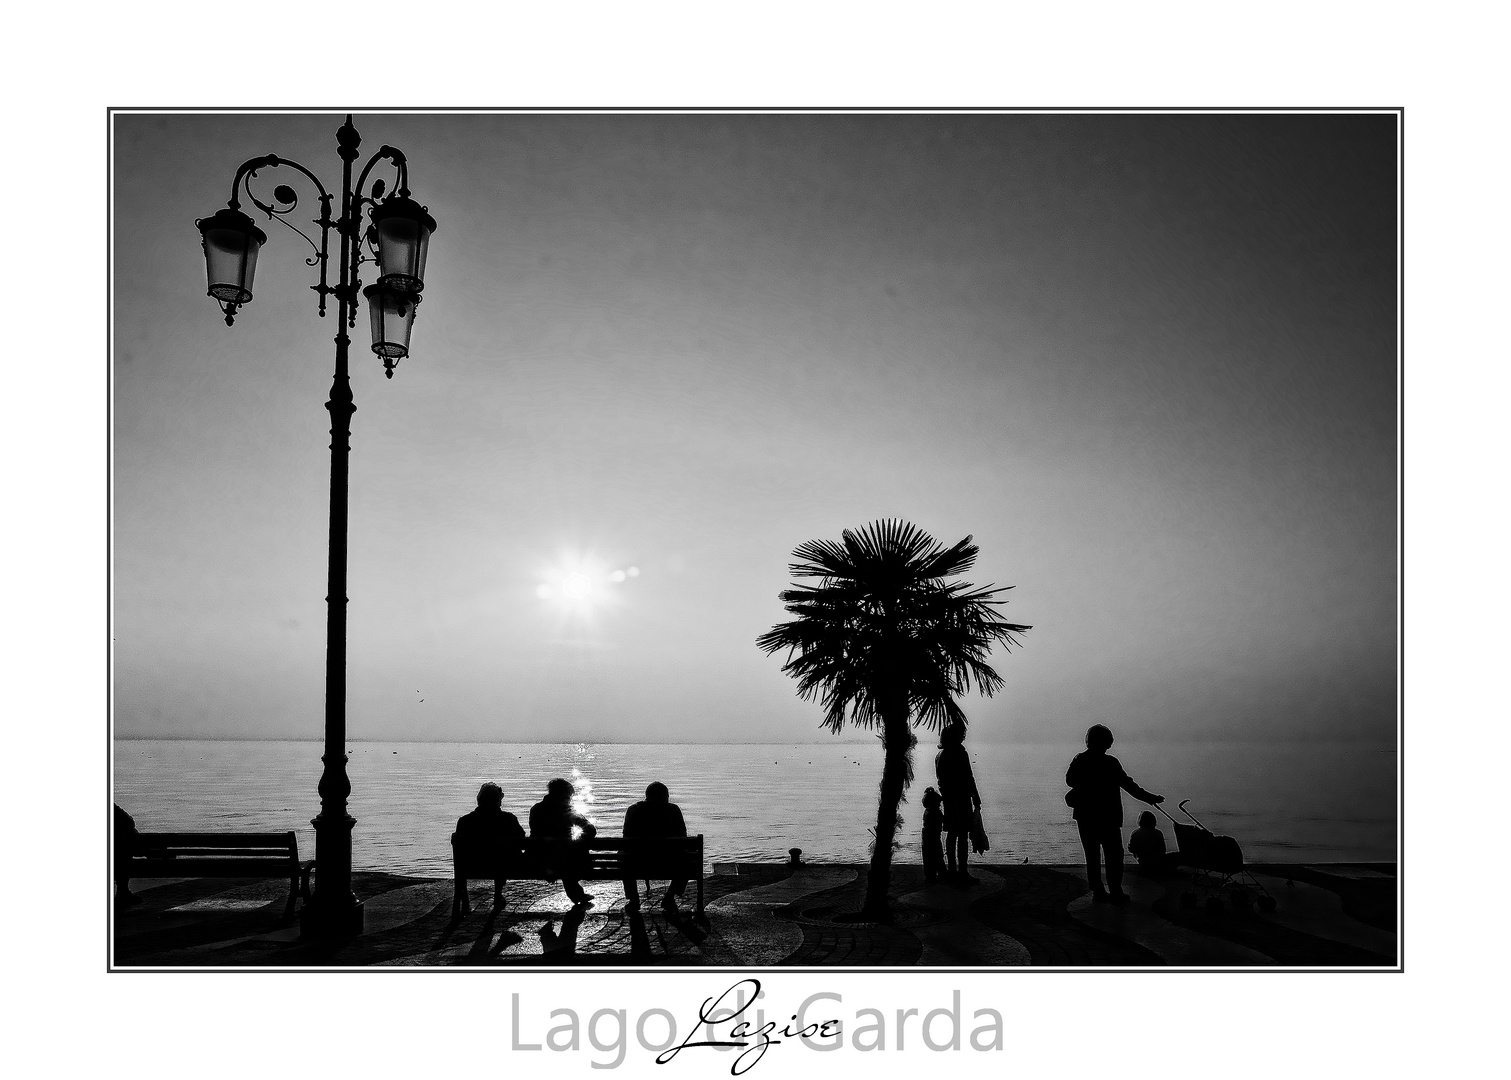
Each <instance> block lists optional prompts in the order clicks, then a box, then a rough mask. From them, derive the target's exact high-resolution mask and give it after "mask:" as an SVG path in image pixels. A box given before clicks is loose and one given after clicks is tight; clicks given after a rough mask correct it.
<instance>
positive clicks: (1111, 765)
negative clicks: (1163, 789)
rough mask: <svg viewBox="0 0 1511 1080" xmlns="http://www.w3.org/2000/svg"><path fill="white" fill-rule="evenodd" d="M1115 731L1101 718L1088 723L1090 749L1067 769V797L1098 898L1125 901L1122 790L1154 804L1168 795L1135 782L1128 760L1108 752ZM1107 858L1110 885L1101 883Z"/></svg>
mask: <svg viewBox="0 0 1511 1080" xmlns="http://www.w3.org/2000/svg"><path fill="white" fill-rule="evenodd" d="M1111 746H1112V732H1111V731H1110V730H1108V728H1106V727H1105V726H1103V725H1102V724H1093V725H1092V726H1091V727H1089V728H1087V729H1086V749H1085V751H1084V752H1082V753H1079V754H1077V755H1076V756H1075V758H1074V759H1072V761H1071V763H1070V768H1069V769H1067V770H1066V771H1065V783H1066V784H1067V785H1068V786H1069V787H1070V791H1069V793H1068V794H1067V795H1066V796H1065V801H1066V802H1067V803H1069V804H1070V806H1071V807H1073V808H1074V810H1075V813H1074V815H1073V816H1074V817H1075V821H1076V827H1077V828H1078V829H1079V830H1080V833H1081V849H1082V850H1083V851H1084V852H1085V853H1086V880H1087V883H1088V884H1089V885H1090V886H1091V898H1092V900H1094V901H1095V902H1096V903H1099V904H1106V903H1114V904H1126V903H1127V902H1128V894H1127V893H1125V892H1123V888H1122V885H1123V792H1124V791H1126V792H1128V794H1130V795H1132V796H1133V797H1134V798H1135V799H1139V800H1140V801H1142V802H1146V803H1149V804H1151V805H1153V804H1156V803H1162V802H1164V801H1165V797H1164V796H1163V795H1155V794H1152V793H1151V792H1148V791H1145V790H1144V789H1143V788H1141V787H1139V786H1138V785H1137V784H1135V783H1134V782H1133V780H1132V778H1131V777H1129V775H1128V774H1127V773H1126V772H1124V771H1123V765H1122V763H1121V762H1120V761H1118V759H1117V758H1115V757H1113V756H1112V755H1111V754H1109V753H1108V752H1107V750H1108V748H1109V747H1111ZM1102 854H1105V855H1106V859H1107V888H1106V889H1103V888H1102V872H1101V866H1100V862H1101V858H1100V856H1101V855H1102Z"/></svg>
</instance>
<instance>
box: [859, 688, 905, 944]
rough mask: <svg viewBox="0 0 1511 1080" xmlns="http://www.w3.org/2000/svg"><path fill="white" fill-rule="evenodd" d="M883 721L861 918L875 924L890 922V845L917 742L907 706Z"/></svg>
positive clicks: (894, 711) (894, 835) (895, 834)
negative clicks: (873, 827)
mask: <svg viewBox="0 0 1511 1080" xmlns="http://www.w3.org/2000/svg"><path fill="white" fill-rule="evenodd" d="M890 711H892V712H893V715H889V716H885V717H884V718H883V721H882V747H883V751H884V754H885V757H884V759H883V762H882V767H881V798H880V799H879V800H878V803H877V807H876V842H875V844H874V845H873V846H872V849H871V869H870V871H869V872H868V873H867V875H866V902H865V905H864V906H863V907H862V908H861V914H863V915H867V916H869V917H871V918H873V919H876V920H877V921H881V922H887V921H890V919H891V908H890V907H889V906H888V904H887V888H888V886H890V885H891V883H892V845H893V843H894V842H895V840H896V837H897V826H898V824H899V820H898V813H897V809H898V807H899V806H900V805H901V804H902V796H903V793H904V792H905V791H906V790H907V787H908V782H909V781H911V780H912V779H913V746H914V744H915V743H917V741H918V740H917V739H916V738H915V737H914V736H913V732H912V731H911V730H909V728H908V712H907V706H906V705H904V706H903V707H902V708H901V709H900V710H890Z"/></svg>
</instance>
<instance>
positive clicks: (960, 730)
mask: <svg viewBox="0 0 1511 1080" xmlns="http://www.w3.org/2000/svg"><path fill="white" fill-rule="evenodd" d="M964 742H965V725H964V724H950V725H948V726H947V727H945V729H944V730H943V731H941V732H940V733H939V745H940V746H960V745H962V744H963V743H964Z"/></svg>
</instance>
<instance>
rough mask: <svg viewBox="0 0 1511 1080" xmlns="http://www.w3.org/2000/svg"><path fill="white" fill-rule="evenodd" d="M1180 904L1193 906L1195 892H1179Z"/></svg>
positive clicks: (1194, 903) (1194, 904)
mask: <svg viewBox="0 0 1511 1080" xmlns="http://www.w3.org/2000/svg"><path fill="white" fill-rule="evenodd" d="M1180 906H1181V907H1195V906H1196V894H1195V893H1194V892H1183V893H1181V894H1180Z"/></svg>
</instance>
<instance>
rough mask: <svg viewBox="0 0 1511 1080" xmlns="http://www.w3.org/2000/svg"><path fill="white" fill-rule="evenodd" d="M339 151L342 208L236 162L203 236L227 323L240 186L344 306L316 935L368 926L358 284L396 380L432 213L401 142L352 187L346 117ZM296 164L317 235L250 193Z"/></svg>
mask: <svg viewBox="0 0 1511 1080" xmlns="http://www.w3.org/2000/svg"><path fill="white" fill-rule="evenodd" d="M336 144H337V152H338V153H339V155H340V157H341V216H340V217H339V218H337V219H336V220H334V221H332V220H331V201H332V200H331V196H330V195H329V194H328V193H327V192H326V190H325V188H324V186H323V185H322V184H321V183H320V180H319V178H318V177H317V176H315V174H314V173H312V172H310V170H308V169H306V168H305V167H304V166H303V165H300V164H299V163H297V162H294V161H290V160H288V159H286V158H280V157H278V156H277V155H268V156H266V157H261V158H253V159H251V160H249V161H247V162H245V163H244V164H243V165H242V166H241V168H240V169H238V170H237V173H236V178H235V179H234V180H233V181H232V184H231V199H230V203H229V205H228V207H227V209H225V210H222V211H220V212H219V213H217V214H215V215H214V216H213V217H211V218H206V219H202V220H201V221H200V222H198V225H199V229H200V234H201V237H202V239H203V241H204V248H205V257H206V266H207V272H208V275H209V282H210V288H209V295H210V296H212V297H214V298H215V299H216V300H217V301H219V302H220V304H221V308H222V311H223V312H224V313H225V316H226V324H227V325H228V326H229V325H231V324H232V322H233V321H234V318H235V315H236V312H237V309H238V308H240V307H241V306H242V305H244V304H246V303H248V302H249V301H250V300H251V299H252V277H253V272H254V270H255V268H256V264H257V253H258V251H259V250H260V248H261V246H262V244H263V243H264V242H265V241H266V239H267V238H266V236H264V235H263V233H262V231H261V230H260V229H258V228H257V226H256V225H255V224H253V223H252V221H251V219H250V218H248V217H246V215H244V214H242V213H241V212H240V192H241V191H243V190H244V191H245V192H246V194H247V197H248V198H249V199H250V200H251V201H252V203H253V205H255V206H256V207H257V208H258V209H259V210H262V211H263V212H264V213H265V214H267V216H268V218H269V219H270V220H278V221H281V222H282V223H283V224H285V225H287V226H288V227H289V228H290V229H293V230H294V231H295V232H297V233H299V235H301V236H303V237H304V238H305V240H307V241H308V242H309V244H310V246H311V247H312V248H314V249H315V255H314V257H312V258H310V259H308V260H306V262H307V264H308V265H311V266H314V265H318V266H319V267H320V284H318V285H313V286H311V288H312V289H313V290H314V291H315V292H316V293H317V294H318V295H319V297H320V304H319V308H320V316H321V317H322V318H323V317H324V316H325V304H326V297H327V296H331V295H334V296H335V297H336V302H337V307H336V311H337V317H338V318H337V326H336V339H335V340H336V371H335V376H334V378H333V379H332V381H331V390H330V398H329V400H328V401H327V402H326V403H325V407H326V409H327V410H328V411H329V412H330V419H331V443H330V450H331V483H330V537H329V557H328V558H329V561H328V567H327V569H328V575H327V581H326V596H325V601H326V622H325V749H324V753H323V754H322V756H321V759H320V760H321V761H322V763H323V764H324V769H323V770H322V772H321V774H320V784H319V788H318V791H319V794H320V812H319V814H317V815H316V816H315V818H314V819H313V821H312V822H311V824H313V825H314V827H315V875H314V878H315V888H314V892H313V894H312V895H311V896H310V898H309V899H308V901H307V902H306V903H305V905H304V909H303V910H302V911H301V912H300V932H301V934H302V935H303V936H305V937H310V938H342V937H350V936H353V935H355V934H360V933H361V932H362V904H361V902H360V901H358V900H357V898H356V895H355V893H353V892H352V887H351V874H352V828H353V826H355V825H356V823H357V822H356V819H355V818H353V817H352V816H351V814H350V813H348V812H347V803H346V800H347V797H348V796H349V795H350V794H351V779H350V777H349V776H348V775H347V772H346V764H347V757H346V608H347V603H348V599H347V595H346V541H347V478H348V472H349V462H350V457H351V418H352V413H354V412H355V411H356V405H355V404H354V403H353V397H352V388H351V376H350V370H349V365H348V355H347V354H348V348H349V346H350V345H351V338H350V337H349V336H348V334H347V331H348V330H349V329H350V328H351V327H352V326H354V325H355V323H356V317H357V314H356V313H357V289H358V287H359V286H360V284H361V282H360V280H359V278H358V270H359V268H360V265H361V263H363V262H366V261H375V262H376V263H377V264H378V273H379V278H378V282H377V284H376V285H371V286H369V287H368V288H367V289H365V290H364V291H363V294H362V295H363V296H364V297H366V299H367V300H368V305H369V308H370V310H371V314H372V325H373V351H374V352H375V353H377V354H378V355H379V357H381V358H382V360H383V364H384V373H385V374H386V375H387V376H388V377H389V378H393V369H394V365H395V364H396V363H397V362H398V361H399V360H400V359H402V358H403V357H405V356H407V355H408V353H409V333H410V329H411V327H412V325H413V322H414V315H415V309H416V308H417V307H418V305H419V303H420V293H421V290H422V289H423V288H424V282H423V279H424V271H425V255H426V251H427V248H428V246H429V239H430V234H431V233H432V232H434V231H435V221H434V220H433V219H431V217H430V215H429V214H428V213H427V212H426V211H425V209H424V208H423V207H420V206H418V205H417V204H415V203H413V202H412V201H411V200H410V199H409V187H408V180H409V175H408V165H407V162H406V159H405V157H404V155H403V153H401V152H400V151H398V150H395V149H394V148H393V147H391V146H384V147H382V148H381V149H379V150H378V152H377V153H376V154H374V155H373V157H372V158H371V159H370V160H369V161H368V163H367V165H366V166H365V167H364V168H363V169H362V172H361V174H360V175H359V176H358V178H357V183H356V185H355V186H353V184H352V165H353V163H354V162H355V161H356V160H357V158H358V157H359V156H360V154H359V149H358V148H359V147H360V146H361V144H362V136H361V135H360V134H358V132H357V129H356V127H355V126H353V124H352V118H351V117H350V116H347V118H346V123H345V124H343V125H342V126H341V128H340V129H339V130H338V131H337V132H336ZM384 159H387V160H388V161H390V162H392V164H393V165H394V166H395V168H396V169H397V170H398V187H397V188H396V189H395V191H394V192H393V194H392V195H390V196H389V198H388V199H387V200H386V201H384V202H379V201H378V200H379V198H380V197H381V196H382V193H383V182H382V181H381V180H379V181H377V182H376V183H375V184H374V185H373V192H372V195H371V196H370V197H368V196H365V195H364V194H363V188H364V185H365V184H366V182H367V177H368V174H369V173H370V172H371V171H372V168H373V166H374V165H376V164H377V163H378V162H379V161H381V160H384ZM281 166H287V167H290V168H293V169H296V170H297V171H299V172H300V173H302V174H304V176H306V177H307V178H308V179H309V180H310V181H311V182H312V183H313V184H314V185H315V187H316V189H317V190H318V191H319V193H320V205H321V214H320V217H319V218H317V219H315V220H314V222H313V223H314V224H316V225H318V226H320V243H319V244H318V245H317V244H316V243H315V241H314V240H313V239H311V238H310V237H309V236H307V235H305V233H304V232H303V231H301V230H300V229H298V228H296V227H295V226H294V225H293V224H291V223H290V222H289V221H288V220H287V215H288V214H290V213H292V212H293V210H294V209H295V208H296V206H297V205H298V197H297V195H296V193H295V192H294V190H293V189H292V188H290V187H288V186H287V185H280V186H279V187H277V188H276V189H274V192H273V201H272V202H263V201H262V200H260V199H259V198H258V197H257V196H256V195H254V194H253V193H252V188H251V181H252V179H253V178H255V177H256V175H257V173H258V171H259V170H261V169H263V168H278V167H281ZM368 208H371V212H370V215H369V216H370V218H371V221H372V224H371V226H370V227H369V229H368V231H367V234H366V237H365V239H366V240H367V241H368V243H369V245H370V248H371V250H372V255H371V256H370V257H369V256H365V255H364V254H363V253H362V241H363V239H364V236H363V233H362V221H363V217H364V214H365V213H367V211H368ZM332 228H334V229H335V231H336V233H337V236H338V238H339V245H338V246H339V260H340V261H339V268H340V269H339V277H338V281H337V284H335V285H329V284H327V269H328V262H329V252H330V246H329V241H330V231H331V229H332Z"/></svg>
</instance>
